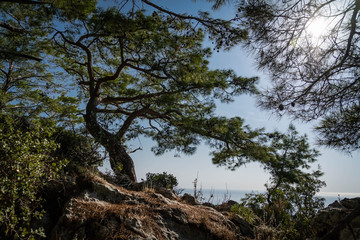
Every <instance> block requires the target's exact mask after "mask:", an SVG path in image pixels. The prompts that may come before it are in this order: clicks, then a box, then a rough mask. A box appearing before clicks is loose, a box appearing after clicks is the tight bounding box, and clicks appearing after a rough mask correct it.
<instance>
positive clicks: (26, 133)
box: [0, 114, 66, 239]
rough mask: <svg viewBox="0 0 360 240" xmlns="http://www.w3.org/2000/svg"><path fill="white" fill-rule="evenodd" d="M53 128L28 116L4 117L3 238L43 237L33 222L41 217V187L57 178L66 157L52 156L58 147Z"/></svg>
mask: <svg viewBox="0 0 360 240" xmlns="http://www.w3.org/2000/svg"><path fill="white" fill-rule="evenodd" d="M52 133H53V132H52V130H51V129H50V128H48V127H44V126H42V125H41V124H40V123H39V122H36V121H30V120H28V119H26V118H22V119H13V118H11V117H9V116H8V115H4V114H2V115H1V116H0V146H1V148H0V155H1V161H0V232H1V235H0V236H1V238H6V239H34V238H35V237H36V236H43V231H42V229H41V228H39V229H33V228H32V226H31V223H32V221H33V220H35V219H40V218H41V216H42V214H43V213H44V212H43V210H41V199H40V198H39V197H38V190H39V189H40V188H41V187H42V186H44V185H45V184H47V183H48V182H49V181H51V180H53V179H56V178H57V176H58V172H59V171H60V170H61V169H62V168H63V167H64V166H65V164H66V161H65V160H61V161H59V160H57V159H55V158H53V157H51V153H52V152H53V151H54V150H55V149H56V148H57V145H56V143H55V142H54V141H52V140H51V135H52Z"/></svg>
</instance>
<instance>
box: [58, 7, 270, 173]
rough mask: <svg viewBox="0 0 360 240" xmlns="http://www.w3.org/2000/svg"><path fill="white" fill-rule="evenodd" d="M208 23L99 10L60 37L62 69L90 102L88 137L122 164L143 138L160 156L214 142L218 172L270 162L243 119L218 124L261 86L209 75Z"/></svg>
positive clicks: (224, 74) (224, 73) (223, 73)
mask: <svg viewBox="0 0 360 240" xmlns="http://www.w3.org/2000/svg"><path fill="white" fill-rule="evenodd" d="M124 11H125V10H124ZM203 18H204V19H202V20H199V18H198V19H197V20H196V21H199V24H198V25H197V24H194V22H193V21H191V20H190V19H189V18H188V17H181V16H179V15H177V16H176V17H174V16H173V15H172V13H169V12H162V11H161V10H160V11H156V12H153V13H152V14H151V15H147V14H146V12H145V11H142V10H139V11H130V12H127V13H124V12H122V11H121V10H119V9H116V8H108V9H105V10H103V9H98V10H97V11H96V12H94V13H93V14H92V15H90V16H89V17H88V18H87V19H86V20H84V21H83V24H82V25H78V24H72V23H69V26H68V27H67V28H65V29H71V31H69V30H64V31H62V30H59V31H58V32H57V33H56V34H55V36H54V38H53V43H54V46H55V47H56V51H57V54H56V55H57V62H58V64H59V66H60V67H61V68H62V69H64V70H65V71H66V72H67V73H68V79H71V80H73V82H74V83H75V84H77V85H78V86H79V88H78V90H79V91H80V92H82V94H83V96H85V100H86V101H87V108H86V114H85V119H86V126H87V129H88V131H89V132H90V134H92V135H93V137H94V138H95V139H96V141H98V142H100V143H101V144H102V145H103V146H104V147H105V148H107V151H108V152H109V153H110V155H111V154H113V156H110V157H111V159H113V160H114V161H119V160H115V159H119V157H117V156H119V154H117V156H115V155H116V154H115V153H112V152H114V151H112V149H115V148H121V146H125V145H126V141H129V140H131V139H133V138H136V137H138V136H139V135H144V136H147V137H150V138H152V139H153V140H154V141H155V142H156V143H157V146H155V147H153V148H152V150H153V152H154V153H155V154H163V153H165V152H167V151H171V150H175V151H176V152H177V153H185V154H192V153H194V152H195V150H196V147H197V146H198V145H199V144H200V142H201V141H206V142H207V143H208V144H209V145H210V146H211V147H212V148H214V149H215V151H214V153H213V156H214V162H215V163H216V164H223V165H226V164H227V163H229V162H231V163H229V165H236V166H240V165H241V164H243V163H245V162H248V161H253V160H257V159H259V158H260V156H261V157H264V155H265V153H266V149H264V148H262V147H261V146H260V144H259V138H260V135H261V134H260V133H259V131H257V130H251V129H250V128H249V127H248V126H243V120H242V119H241V118H240V117H236V118H232V119H226V118H224V117H215V108H216V104H215V103H216V101H221V102H224V103H229V102H232V101H233V99H234V97H236V96H239V95H241V94H255V93H257V90H256V87H255V84H256V82H257V80H258V78H256V77H252V78H244V77H239V76H237V75H236V74H235V73H234V71H232V70H220V69H218V70H211V69H209V66H208V65H209V61H208V58H209V57H210V56H211V50H210V49H209V48H205V47H203V40H204V37H205V28H206V27H204V29H202V28H200V27H199V26H200V25H201V24H204V22H206V21H209V22H210V19H209V18H208V17H205V16H203ZM222 23H223V24H225V25H227V23H224V22H221V21H220V20H219V21H212V22H211V23H209V24H208V25H207V26H208V27H209V26H210V25H211V26H217V25H221V24H222ZM204 25H205V24H204ZM214 29H215V27H214ZM115 143H116V145H117V147H115ZM122 152H126V150H124V151H122ZM121 161H123V166H124V167H123V171H128V173H126V174H131V175H133V173H131V172H133V171H130V170H128V169H130V168H131V167H126V166H130V165H131V164H127V163H126V162H130V161H131V160H130V158H126V157H123V158H122V159H121ZM233 162H234V164H232V163H233ZM113 166H114V168H115V166H116V164H113ZM113 170H114V172H115V171H116V172H119V171H118V169H113ZM132 178H135V176H132Z"/></svg>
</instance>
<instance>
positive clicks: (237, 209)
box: [230, 204, 258, 224]
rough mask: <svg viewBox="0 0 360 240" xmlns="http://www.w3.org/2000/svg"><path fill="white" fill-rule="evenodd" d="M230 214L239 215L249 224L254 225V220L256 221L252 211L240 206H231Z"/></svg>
mask: <svg viewBox="0 0 360 240" xmlns="http://www.w3.org/2000/svg"><path fill="white" fill-rule="evenodd" d="M230 212H232V213H236V214H238V215H240V216H241V217H243V218H244V219H245V220H246V221H247V222H248V223H250V224H255V222H256V219H258V217H257V216H256V214H255V213H254V212H253V210H251V208H249V207H245V206H244V205H241V204H235V205H233V206H232V207H231V209H230Z"/></svg>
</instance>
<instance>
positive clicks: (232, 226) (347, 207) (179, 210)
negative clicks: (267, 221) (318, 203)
mask: <svg viewBox="0 0 360 240" xmlns="http://www.w3.org/2000/svg"><path fill="white" fill-rule="evenodd" d="M44 197H45V198H46V199H47V205H46V206H45V207H46V211H47V213H46V215H45V216H44V218H43V220H42V223H40V224H42V225H45V230H46V234H47V236H48V238H49V239H53V240H58V239H61V240H75V239H76V240H81V239H84V240H85V239H89V240H92V239H94V240H95V239H96V240H101V239H119V240H121V239H124V240H125V239H126V240H152V239H153V240H163V239H164V240H192V239H194V240H212V239H224V240H236V239H243V240H245V239H258V240H260V239H262V238H259V236H260V235H259V234H258V233H257V232H256V231H257V228H253V227H252V226H251V225H250V224H249V223H248V222H247V221H246V220H245V219H243V218H242V217H241V216H239V215H236V214H233V213H230V212H229V211H228V210H229V209H230V206H231V205H232V204H234V203H235V202H229V203H227V204H224V205H222V206H217V207H214V206H211V205H201V204H199V203H198V202H197V201H196V200H195V199H194V198H193V197H192V196H190V195H187V194H185V195H184V196H182V197H180V196H177V195H176V194H174V193H173V192H172V191H171V190H167V189H145V190H144V189H143V188H141V190H140V189H139V191H130V190H127V189H125V188H122V187H119V186H116V185H114V184H111V183H109V182H108V181H106V180H105V179H104V178H102V177H100V176H99V175H97V174H93V173H89V172H88V173H86V174H81V175H75V176H73V177H69V178H68V181H67V182H66V183H62V184H58V185H57V186H56V187H54V188H53V189H48V190H47V194H45V196H44ZM359 207H360V198H355V199H344V200H342V201H340V202H335V203H333V204H331V205H329V206H328V207H327V208H326V209H324V210H322V211H320V212H319V214H318V215H317V217H316V218H315V219H314V223H313V227H314V228H313V232H314V236H315V237H314V238H313V240H320V239H323V240H325V239H332V240H333V239H334V240H335V239H341V240H345V239H346V240H348V239H350V240H352V239H360V213H359ZM265 236H266V234H265ZM264 239H268V238H267V237H266V238H264ZM271 240H272V239H271Z"/></svg>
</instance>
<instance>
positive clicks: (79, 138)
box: [52, 128, 103, 170]
mask: <svg viewBox="0 0 360 240" xmlns="http://www.w3.org/2000/svg"><path fill="white" fill-rule="evenodd" d="M52 138H53V139H54V141H55V142H56V143H57V144H58V145H59V148H57V149H56V151H55V152H54V157H56V158H58V159H66V160H68V161H69V164H68V167H67V170H71V168H73V167H74V166H75V165H77V166H81V167H94V166H99V165H100V164H101V163H102V162H103V158H102V157H101V155H100V153H99V152H100V151H99V149H100V147H99V145H98V144H96V143H95V141H94V140H93V139H92V138H90V137H87V136H86V135H83V134H81V132H80V131H79V132H74V131H70V130H67V129H64V128H57V129H56V131H55V133H54V134H53V137H52Z"/></svg>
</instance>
